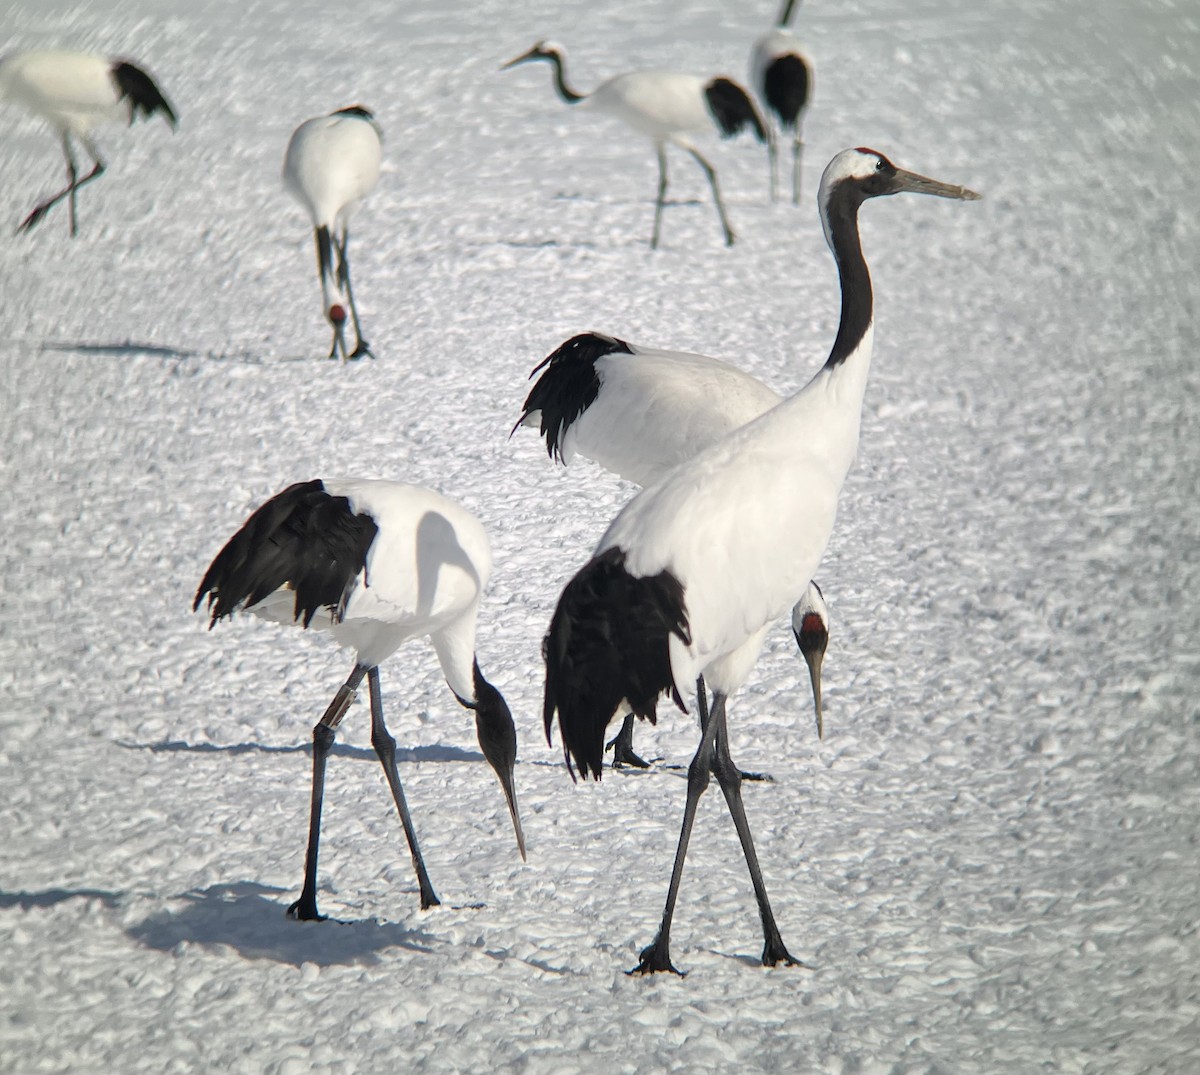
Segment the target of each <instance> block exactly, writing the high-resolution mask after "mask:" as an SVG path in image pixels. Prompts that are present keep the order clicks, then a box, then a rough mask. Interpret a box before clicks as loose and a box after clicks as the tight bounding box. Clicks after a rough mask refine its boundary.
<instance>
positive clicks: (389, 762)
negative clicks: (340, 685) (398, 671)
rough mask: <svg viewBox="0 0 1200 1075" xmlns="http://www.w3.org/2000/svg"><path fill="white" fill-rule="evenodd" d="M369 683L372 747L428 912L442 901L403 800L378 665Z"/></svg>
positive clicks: (423, 903) (422, 902)
mask: <svg viewBox="0 0 1200 1075" xmlns="http://www.w3.org/2000/svg"><path fill="white" fill-rule="evenodd" d="M367 683H368V685H369V686H370V688H371V746H373V747H374V748H375V753H376V754H378V755H379V761H380V763H381V764H382V765H383V772H384V775H385V776H386V777H387V782H388V786H389V787H390V788H391V789H392V798H393V799H394V800H395V801H396V810H397V811H399V814H400V824H402V825H403V826H404V835H405V837H406V838H407V839H408V850H409V851H410V852H411V853H412V862H413V869H415V870H416V871H417V884H418V886H419V887H420V889H421V910H422V911H426V910H428V909H429V908H430V907H436V906H437V905H438V904H439V903H441V902H442V901H441V900H439V899H438V898H437V896H436V894H435V893H434V891H433V885H432V884H430V883H429V874H428V873H426V872H425V860H424V859H423V858H422V857H421V848H420V847H419V846H418V845H417V830H416V829H415V828H413V823H412V815H411V814H409V812H408V803H407V802H406V801H405V799H404V789H403V788H402V787H401V786H400V773H399V772H398V771H397V769H396V740H395V739H393V738H392V736H391V733H390V732H388V730H387V726H386V725H385V724H384V723H383V696H382V694H381V692H380V689H379V669H378V668H372V669H371V671H370V672H369V673H368V676H367Z"/></svg>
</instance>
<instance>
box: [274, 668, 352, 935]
mask: <svg viewBox="0 0 1200 1075" xmlns="http://www.w3.org/2000/svg"><path fill="white" fill-rule="evenodd" d="M366 673H367V666H366V665H363V664H356V665H355V666H354V670H353V671H352V672H351V673H350V676H349V678H348V679H347V680H346V682H345V683H344V684H342V686H341V687H339V688H338V692H337V694H335V695H334V696H333V701H332V702H330V703H329V708H328V709H326V710H325V714H324V716H322V717H321V719H320V720H319V721H317V723H316V725H315V726H314V727H313V778H312V807H311V809H310V811H309V815H308V850H307V851H306V852H305V855H304V887H303V888H302V889H301V890H300V898H299V899H298V900H297V901H296V902H295V903H293V904H292V905H291V906H290V907H289V908H288V909H287V913H288V918H298V919H299V920H300V921H302V922H313V921H316V922H320V921H322V920H323V919H324V917H325V916H324V915H322V914H320V913H318V911H317V851H318V848H319V844H320V842H321V805H322V803H323V802H324V799H325V761H326V759H327V758H328V757H329V752H330V750H332V749H333V741H334V739H335V738H336V736H337V726H338V725H339V724H341V722H342V718H343V717H344V716H345V715H346V711H347V710H348V709H349V708H350V706H351V704H352V703H353V702H354V699H355V696H356V694H357V692H358V685H359V684H360V683H361V682H362V678H363V676H364V675H366Z"/></svg>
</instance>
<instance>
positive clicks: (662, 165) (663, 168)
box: [650, 145, 667, 250]
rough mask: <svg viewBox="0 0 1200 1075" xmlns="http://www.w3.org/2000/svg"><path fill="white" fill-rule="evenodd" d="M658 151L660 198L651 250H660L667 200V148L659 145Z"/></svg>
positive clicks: (656, 204)
mask: <svg viewBox="0 0 1200 1075" xmlns="http://www.w3.org/2000/svg"><path fill="white" fill-rule="evenodd" d="M657 149H658V197H657V198H656V199H655V201H654V232H653V234H652V235H651V236H650V249H651V250H657V249H658V233H659V230H660V228H661V226H662V212H663V203H664V202H665V201H666V198H667V148H666V146H663V145H659V146H658V147H657Z"/></svg>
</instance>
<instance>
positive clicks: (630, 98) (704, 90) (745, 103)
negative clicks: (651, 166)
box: [501, 41, 767, 250]
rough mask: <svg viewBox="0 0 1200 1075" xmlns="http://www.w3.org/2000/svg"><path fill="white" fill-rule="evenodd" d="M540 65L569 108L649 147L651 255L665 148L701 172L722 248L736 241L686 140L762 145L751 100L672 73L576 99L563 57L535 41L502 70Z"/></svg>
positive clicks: (716, 192) (711, 179)
mask: <svg viewBox="0 0 1200 1075" xmlns="http://www.w3.org/2000/svg"><path fill="white" fill-rule="evenodd" d="M535 60H543V61H545V62H546V63H549V64H550V65H551V66H553V68H554V87H555V89H556V90H557V91H558V95H559V97H561V98H562V99H563V101H565V102H566V103H567V104H569V105H583V106H585V107H587V108H591V109H595V110H596V111H598V112H604V113H607V114H608V115H610V116H613V117H615V118H616V119H619V120H620V121H621V122H622V123H624V124H625V125H626V126H627V127H629V128H631V129H632V130H634V131H636V132H637V133H638V134H642V135H645V136H646V137H647V138H649V139H650V140H651V141H652V142H653V143H654V149H655V152H656V154H657V156H658V194H657V197H656V198H655V202H654V231H653V232H652V233H651V236H650V249H651V250H655V249H657V248H658V239H659V232H660V230H661V225H662V212H663V205H664V204H665V201H666V197H667V145H668V144H670V145H673V146H677V147H678V148H680V149H682V150H684V152H686V153H688V154H689V155H690V156H691V157H692V159H693V160H694V161H695V162H696V163H697V164H698V165H699V166H700V168H701V169H702V170H703V172H704V175H705V177H706V178H707V179H708V185H709V187H710V188H711V190H712V196H713V201H714V202H715V203H716V207H717V216H718V217H719V219H720V222H721V231H722V234H723V235H724V237H725V245H726V246H732V245H733V243H734V240H735V239H736V236H735V235H734V233H733V229H732V228H731V227H730V225H729V218H728V217H727V216H726V213H725V204H724V202H722V201H721V190H720V187H719V186H718V184H717V173H716V170H715V169H714V168H713V166H712V165H711V164H710V163H709V162H708V160H707V159H706V158H705V157H704V155H703V154H701V152H700V150H699V149H697V148H696V146H695V144H694V143H693V142H692V139H691V137H690V136H691V135H693V134H703V133H711V132H713V131H716V132H717V133H719V134H720V135H721V136H722V137H723V138H732V137H733V136H734V135H736V134H738V133H740V132H741V131H743V130H746V129H749V130H752V131H753V132H754V134H755V137H757V138H758V140H759V141H760V142H765V141H767V128H766V124H765V122H764V120H763V118H762V116H761V115H760V114H759V111H758V109H757V108H756V107H755V104H754V101H753V100H752V99H751V97H750V95H749V94H748V93H747V92H746V91H745V89H743V88H742V87H741V86H739V85H738V84H737V83H736V82H734V81H733V80H732V79H730V78H723V77H720V78H711V79H705V78H700V77H699V76H697V75H686V74H679V73H677V72H673V71H631V72H628V73H626V74H623V75H615V76H614V77H613V78H610V79H606V80H605V81H604V82H602V83H600V85H599V86H597V87H596V88H595V89H594V90H592V92H591V93H578V92H577V91H575V90H574V89H572V88H571V87H570V86H569V85H567V77H566V52H565V50H564V49H563V47H562V45H559V44H557V43H556V42H554V41H539V42H537V43H536V44H535V45H534V46H533V47H532V48H531V49H530V50H529V51H528V52H524V53H522V54H521V55H520V56H517V57H516V58H515V59H512V60H509V61H508V63H506V64H504V65H503V67H502V68H501V70H505V71H506V70H508V69H509V68H510V67H516V66H517V65H518V64H523V63H531V62H533V61H535Z"/></svg>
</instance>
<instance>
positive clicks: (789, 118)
mask: <svg viewBox="0 0 1200 1075" xmlns="http://www.w3.org/2000/svg"><path fill="white" fill-rule="evenodd" d="M809 81H810V76H809V71H808V64H806V63H805V62H804V60H803V59H801V57H799V56H797V55H796V54H795V53H794V52H788V53H785V54H784V55H782V56H779V57H777V58H776V59H775V60H773V61H772V62H771V63H770V64H769V65H768V66H767V69H766V71H765V72H763V95H764V96H765V97H766V99H767V107H769V108H770V109H771V111H772V112H774V113H775V115H777V116H778V117H779V124H780V126H781V127H783V129H784V130H785V131H790V130H795V128H796V121H797V119H799V117H800V113H801V112H802V111H803V110H804V106H805V105H806V104H808V94H809Z"/></svg>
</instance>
